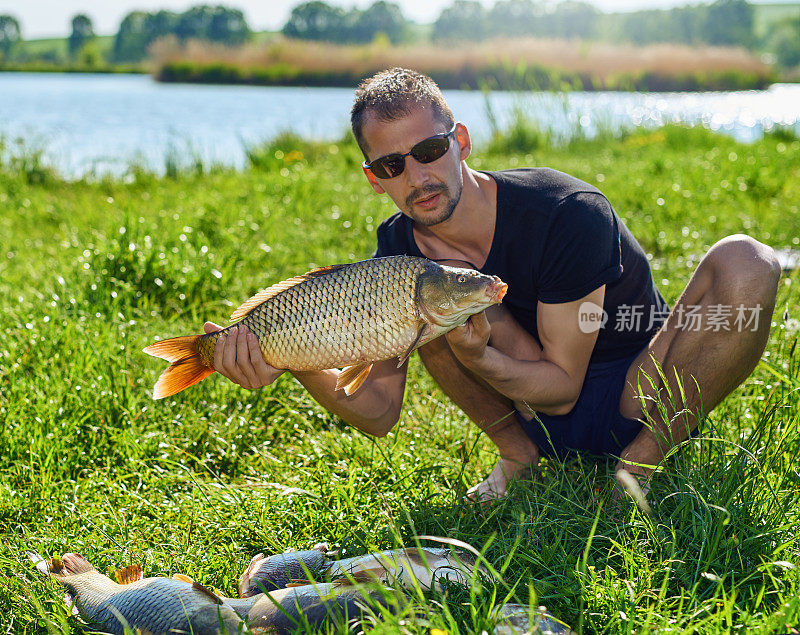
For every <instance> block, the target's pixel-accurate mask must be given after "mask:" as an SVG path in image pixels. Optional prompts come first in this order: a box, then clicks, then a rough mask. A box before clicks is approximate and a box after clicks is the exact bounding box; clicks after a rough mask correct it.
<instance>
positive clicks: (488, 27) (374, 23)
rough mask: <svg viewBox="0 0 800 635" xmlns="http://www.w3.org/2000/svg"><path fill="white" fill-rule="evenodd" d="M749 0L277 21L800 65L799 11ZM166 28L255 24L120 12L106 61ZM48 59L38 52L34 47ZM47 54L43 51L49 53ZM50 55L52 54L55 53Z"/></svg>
mask: <svg viewBox="0 0 800 635" xmlns="http://www.w3.org/2000/svg"><path fill="white" fill-rule="evenodd" d="M754 12H755V9H754V7H753V5H751V4H749V3H748V2H747V1H746V0H715V1H714V2H712V3H710V4H700V5H686V6H681V7H676V8H673V9H663V10H662V9H647V10H642V11H634V12H631V13H601V12H600V11H599V10H598V9H596V8H595V7H594V6H592V5H591V4H588V3H587V2H583V1H579V0H563V1H561V2H559V3H557V4H552V3H550V2H545V0H497V1H496V2H495V3H494V4H493V5H492V6H491V7H488V8H487V7H485V6H484V5H483V4H481V3H480V2H478V1H477V0H454V1H453V3H452V4H450V5H449V6H447V7H445V8H444V9H443V10H442V12H441V13H440V15H439V17H438V18H437V19H436V21H435V22H434V23H433V24H432V25H430V26H420V25H416V24H414V23H412V22H410V21H408V20H406V18H405V17H404V15H403V13H402V11H401V9H400V7H399V6H398V5H397V4H395V3H393V2H388V1H386V0H378V1H377V2H374V3H373V4H372V5H371V6H369V7H367V8H366V9H357V8H353V9H348V10H345V9H342V8H341V7H338V6H333V5H330V4H328V3H326V2H324V1H322V0H312V1H310V2H303V3H301V4H298V5H297V6H295V7H294V9H293V10H292V12H291V15H290V16H289V19H288V20H287V22H286V24H285V25H284V26H283V28H282V30H281V31H282V33H283V34H284V35H286V36H287V37H292V38H297V39H304V40H317V41H326V42H334V43H341V44H361V43H368V42H373V41H376V40H381V39H382V40H384V41H389V42H391V43H394V44H398V43H404V42H405V43H408V42H413V41H419V40H432V41H434V42H437V43H442V42H445V43H446V42H452V43H468V42H473V41H476V40H482V39H487V38H495V37H523V36H532V37H553V38H576V39H582V40H589V41H591V40H604V41H613V42H631V43H633V44H638V45H646V44H655V43H661V42H676V43H683V44H708V45H716V46H744V47H748V48H751V49H754V50H759V51H762V52H767V53H770V54H772V55H774V56H775V58H776V60H777V61H778V63H779V64H780V65H782V66H784V67H792V66H798V65H800V14H799V15H794V16H792V15H789V16H788V17H784V18H781V19H779V20H775V21H773V22H772V23H770V25H769V28H768V29H767V33H766V35H764V34H762V35H760V36H756V35H755V31H754V21H755V20H754ZM167 36H172V37H175V38H177V39H178V41H180V42H185V41H187V40H190V39H195V40H204V41H209V42H217V43H221V44H225V45H228V46H238V45H240V44H243V43H244V42H246V41H247V40H248V39H249V38H250V36H251V31H250V28H249V26H248V24H247V21H246V20H245V17H244V15H243V14H242V12H241V11H239V10H238V9H231V8H227V7H224V6H208V5H202V6H196V7H192V8H190V9H189V10H187V11H185V12H183V13H175V12H172V11H157V12H149V13H148V12H144V11H134V12H132V13H129V14H128V15H127V16H125V18H124V19H123V20H122V23H121V24H120V27H119V30H118V32H117V34H116V35H115V36H114V40H113V46H112V47H111V50H110V51H109V52H108V53H107V55H106V56H107V57H108V60H107V61H109V62H115V63H137V62H140V61H142V60H143V59H145V58H146V56H147V50H148V47H149V46H150V45H151V44H152V43H153V42H155V41H156V40H157V39H159V38H163V37H167ZM93 39H94V31H93V28H92V22H91V20H90V19H89V17H88V16H86V15H82V14H79V15H76V16H75V17H74V18H73V19H72V30H71V35H70V37H69V38H68V40H67V44H68V55H69V58H70V59H73V60H74V59H76V58H77V57H78V56H79V55H81V56H83V58H84V60H87V59H89V58H90V57H91V56H92V55H95V56H96V55H97V53H96V52H92V50H91V48H90V46H91V43H92V41H93ZM21 42H22V33H21V29H20V24H19V22H18V21H17V20H16V19H15V18H14V17H13V16H11V15H0V62H1V61H2V60H4V59H5V60H13V59H20V60H23V61H25V60H27V59H29V57H30V56H29V55H22V54H21V53H20V49H21V47H20V43H21ZM39 55H40V56H42V57H41V58H42V59H44V57H43V56H44V54H43V53H40V54H39ZM45 61H48V60H45ZM50 61H54V62H56V61H58V60H56V59H53V60H50Z"/></svg>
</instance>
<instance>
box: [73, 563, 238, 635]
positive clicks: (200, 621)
mask: <svg viewBox="0 0 800 635" xmlns="http://www.w3.org/2000/svg"><path fill="white" fill-rule="evenodd" d="M62 582H63V584H64V586H65V587H66V588H67V589H68V590H69V591H70V592H71V594H73V595H74V596H75V597H76V598H78V608H79V609H80V611H81V613H82V614H83V615H84V616H86V617H87V618H89V619H91V620H92V622H93V623H94V624H98V625H102V628H103V632H107V633H114V634H117V633H118V634H120V635H122V634H123V633H124V627H123V625H122V623H121V622H120V621H119V619H118V618H117V616H116V615H114V613H113V612H112V611H111V609H110V608H109V607H114V608H115V609H117V610H118V611H119V613H120V614H121V615H128V616H133V615H135V616H136V618H135V626H136V627H137V628H140V629H142V630H143V632H150V633H168V632H191V631H192V630H194V631H195V632H198V630H205V627H206V626H209V625H211V626H213V625H214V624H215V622H216V623H217V626H218V625H219V622H218V616H219V615H221V617H222V619H223V622H224V623H228V624H230V625H231V630H230V632H232V633H233V632H236V625H238V624H239V623H240V619H239V618H238V616H237V615H236V614H235V612H233V610H232V609H231V608H230V607H225V606H222V607H217V606H215V604H214V603H213V602H211V601H210V600H209V597H208V596H207V595H206V594H204V593H202V592H199V591H197V590H196V589H195V588H194V587H193V586H192V585H191V584H189V583H186V582H181V581H178V580H172V579H168V578H150V579H144V580H138V581H136V582H132V583H131V584H128V585H124V586H123V585H118V584H116V583H114V582H112V581H111V580H109V579H108V578H106V577H105V576H103V575H101V574H99V573H97V572H92V573H87V574H80V575H77V576H74V577H69V578H66V579H64V580H63V581H62ZM217 630H218V629H217Z"/></svg>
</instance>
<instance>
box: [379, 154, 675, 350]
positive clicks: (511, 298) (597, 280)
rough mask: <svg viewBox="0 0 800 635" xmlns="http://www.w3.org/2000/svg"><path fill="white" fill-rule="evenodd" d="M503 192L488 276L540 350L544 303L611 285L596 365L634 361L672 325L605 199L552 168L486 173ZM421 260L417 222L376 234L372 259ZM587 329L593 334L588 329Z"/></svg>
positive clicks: (402, 219)
mask: <svg viewBox="0 0 800 635" xmlns="http://www.w3.org/2000/svg"><path fill="white" fill-rule="evenodd" d="M486 174H488V175H489V176H491V177H492V178H493V179H494V180H495V181H496V182H497V221H496V223H495V230H494V238H493V239H492V246H491V250H490V251H489V256H488V258H487V259H486V263H485V264H484V265H483V266H482V267H481V269H480V271H482V272H483V273H488V274H494V275H497V276H500V278H501V279H502V280H503V282H506V283H507V284H508V292H507V293H506V296H505V298H504V300H503V305H504V306H506V307H507V308H508V310H509V311H510V312H511V314H512V315H513V316H514V318H515V319H516V320H517V321H518V322H519V323H520V325H521V326H522V327H523V328H524V329H525V330H527V331H528V332H529V333H531V334H532V335H533V336H534V337H535V338H536V339H537V340H539V334H538V330H537V324H536V308H537V305H538V303H539V302H545V303H548V304H559V303H563V302H572V301H574V300H578V299H580V298H582V297H584V296H586V295H588V294H589V293H591V292H592V291H594V290H595V289H597V288H598V287H600V286H601V285H606V291H605V300H604V304H603V309H604V310H605V312H606V313H607V315H608V318H607V320H606V322H605V325H604V326H603V327H602V328H601V329H600V332H599V333H598V337H597V342H596V343H595V347H594V350H593V351H592V356H591V360H590V361H591V362H605V361H611V360H615V359H622V358H624V357H629V356H631V355H634V354H636V353H638V352H639V351H640V350H641V349H643V348H644V347H645V346H646V345H647V343H648V342H649V341H650V339H652V337H653V335H654V334H655V332H656V331H657V330H658V328H659V327H660V326H661V323H662V322H663V321H664V319H665V318H666V316H667V313H668V310H669V308H668V306H667V303H666V302H665V301H664V298H663V297H661V294H660V293H659V292H658V289H657V288H656V287H655V284H654V283H653V276H652V274H651V272H650V265H649V263H648V262H647V257H646V256H645V253H644V251H643V250H642V248H641V246H640V245H639V243H638V242H637V241H636V239H635V238H634V237H633V235H632V234H631V232H630V231H629V230H628V228H627V227H625V224H624V223H623V222H622V221H621V220H620V218H619V217H618V216H617V215H616V213H615V212H614V210H613V209H612V208H611V205H610V203H609V202H608V200H607V199H606V197H605V196H603V195H602V194H601V193H600V191H599V190H598V189H597V188H595V187H593V186H591V185H589V184H588V183H584V182H583V181H580V180H578V179H576V178H574V177H572V176H569V175H567V174H564V173H563V172H558V171H557V170H552V169H549V168H527V169H517V170H504V171H501V172H486ZM400 254H408V255H412V256H422V255H424V254H422V252H421V251H420V250H419V247H418V246H417V244H416V241H415V240H414V235H413V231H412V222H411V220H410V219H409V218H408V217H407V216H405V215H404V214H401V213H399V212H398V213H396V214H394V215H393V216H390V217H389V218H387V219H386V220H385V221H383V222H382V223H381V224H380V226H379V227H378V249H377V251H376V252H375V254H374V255H375V257H379V256H393V255H400ZM586 324H587V326H586V328H589V326H588V324H589V323H588V322H587V323H586Z"/></svg>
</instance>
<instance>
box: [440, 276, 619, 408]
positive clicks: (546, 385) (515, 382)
mask: <svg viewBox="0 0 800 635" xmlns="http://www.w3.org/2000/svg"><path fill="white" fill-rule="evenodd" d="M604 297H605V286H602V287H600V288H598V289H596V290H595V291H593V292H592V293H590V294H589V295H587V296H585V297H583V298H581V299H579V300H576V301H575V302H567V303H563V304H543V303H540V304H539V312H538V316H537V317H538V325H539V336H540V339H541V344H542V357H541V359H540V360H539V361H523V360H518V359H514V358H513V357H511V356H509V355H505V354H503V353H501V352H500V351H498V350H497V349H495V348H493V347H491V346H488V345H487V344H488V339H489V333H490V326H489V323H488V321H487V320H486V316H485V315H484V314H482V313H481V314H478V315H476V316H473V317H472V318H470V320H469V321H468V322H467V324H466V325H464V326H463V327H459V328H457V329H454V330H453V331H451V332H450V333H448V334H447V335H446V337H447V340H448V342H449V343H450V346H451V347H452V349H453V353H454V354H455V355H456V357H457V358H458V359H459V361H461V363H462V364H464V365H465V366H466V367H467V368H468V369H470V370H471V371H473V372H474V373H476V374H477V375H479V376H480V377H482V378H483V379H484V380H485V381H486V382H488V383H489V384H490V385H491V386H492V387H493V388H495V389H496V390H497V391H498V392H500V393H501V394H503V395H505V396H506V397H508V398H509V399H512V400H513V401H514V402H516V403H524V404H526V405H527V406H528V407H529V408H530V409H532V410H538V411H540V412H544V413H546V414H552V415H558V414H565V413H567V412H569V411H570V410H571V409H572V407H573V406H574V405H575V401H577V399H578V395H579V394H580V391H581V388H582V387H583V380H584V378H585V376H586V369H587V367H588V365H589V358H590V357H591V354H592V350H593V348H594V345H595V342H596V341H597V331H594V332H590V333H584V332H583V331H582V330H581V329H580V328H579V321H578V318H579V311H580V307H581V305H583V303H584V302H591V303H593V304H595V305H597V306H599V307H602V306H603V299H604Z"/></svg>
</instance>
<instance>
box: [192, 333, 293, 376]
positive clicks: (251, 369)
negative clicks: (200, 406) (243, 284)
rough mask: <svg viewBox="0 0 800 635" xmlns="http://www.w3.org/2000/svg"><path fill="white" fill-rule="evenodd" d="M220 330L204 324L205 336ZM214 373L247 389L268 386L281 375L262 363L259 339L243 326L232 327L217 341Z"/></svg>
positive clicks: (280, 372)
mask: <svg viewBox="0 0 800 635" xmlns="http://www.w3.org/2000/svg"><path fill="white" fill-rule="evenodd" d="M222 328H223V327H221V326H219V325H217V324H214V323H213V322H206V323H205V324H203V330H204V331H205V332H206V333H216V332H217V331H221V330H222ZM214 370H216V371H217V372H218V373H220V374H221V375H224V376H225V377H227V378H228V379H230V380H231V381H232V382H233V383H234V384H239V385H240V386H241V387H242V388H247V389H248V390H253V389H255V388H261V387H263V386H268V385H269V384H271V383H272V382H273V381H275V380H276V379H277V378H278V377H280V375H281V374H283V372H284V371H282V370H279V369H277V368H273V367H272V366H270V365H269V364H267V362H265V361H264V356H263V355H262V354H261V349H260V348H259V346H258V338H257V337H256V336H255V335H254V334H253V333H252V332H251V331H250V330H249V329H248V328H247V327H246V326H243V325H242V326H234V327H233V328H232V329H231V330H230V331H228V335H227V336H225V335H222V336H220V338H219V339H218V340H217V346H216V348H215V349H214Z"/></svg>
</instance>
